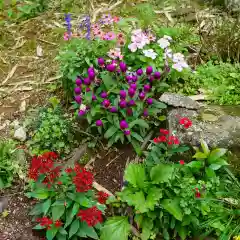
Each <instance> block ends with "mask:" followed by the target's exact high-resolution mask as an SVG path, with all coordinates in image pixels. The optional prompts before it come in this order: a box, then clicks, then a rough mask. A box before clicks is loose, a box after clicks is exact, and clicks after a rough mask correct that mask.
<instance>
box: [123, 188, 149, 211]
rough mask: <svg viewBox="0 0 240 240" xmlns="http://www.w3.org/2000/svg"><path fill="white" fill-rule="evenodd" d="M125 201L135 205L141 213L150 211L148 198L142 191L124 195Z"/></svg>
mask: <svg viewBox="0 0 240 240" xmlns="http://www.w3.org/2000/svg"><path fill="white" fill-rule="evenodd" d="M123 201H126V202H127V203H128V205H130V206H134V207H135V210H136V211H138V212H140V213H145V212H147V211H148V207H147V204H146V199H145V196H144V193H143V192H142V191H141V192H136V193H131V194H128V195H125V196H123Z"/></svg>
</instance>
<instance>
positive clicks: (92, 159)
mask: <svg viewBox="0 0 240 240" xmlns="http://www.w3.org/2000/svg"><path fill="white" fill-rule="evenodd" d="M94 162H95V158H91V159H90V161H88V163H87V164H86V165H85V166H84V168H86V169H89V168H90V166H91V164H92V163H94Z"/></svg>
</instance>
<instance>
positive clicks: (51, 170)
mask: <svg viewBox="0 0 240 240" xmlns="http://www.w3.org/2000/svg"><path fill="white" fill-rule="evenodd" d="M57 158H58V155H57V154H56V153H54V152H47V153H44V154H42V155H41V156H38V157H36V156H35V157H33V158H32V163H31V168H30V170H29V178H30V179H33V180H35V181H37V179H38V177H39V175H41V174H45V175H46V176H45V178H44V180H43V183H44V184H48V183H49V182H50V183H52V182H53V181H54V180H55V179H56V178H57V177H59V174H60V170H61V167H60V166H57V167H55V166H54V160H56V159H57Z"/></svg>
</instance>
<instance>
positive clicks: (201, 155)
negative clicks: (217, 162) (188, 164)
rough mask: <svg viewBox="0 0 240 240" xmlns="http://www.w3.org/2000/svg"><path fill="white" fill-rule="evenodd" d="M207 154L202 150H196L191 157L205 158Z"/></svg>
mask: <svg viewBox="0 0 240 240" xmlns="http://www.w3.org/2000/svg"><path fill="white" fill-rule="evenodd" d="M207 157H208V156H207V155H206V154H205V153H203V152H197V153H195V155H194V156H193V158H200V159H205V158H207Z"/></svg>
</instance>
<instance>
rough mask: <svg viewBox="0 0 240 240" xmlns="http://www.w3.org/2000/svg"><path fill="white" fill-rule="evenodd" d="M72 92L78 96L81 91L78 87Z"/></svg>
mask: <svg viewBox="0 0 240 240" xmlns="http://www.w3.org/2000/svg"><path fill="white" fill-rule="evenodd" d="M74 92H75V93H76V94H80V93H81V92H82V89H81V88H80V87H75V88H74Z"/></svg>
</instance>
